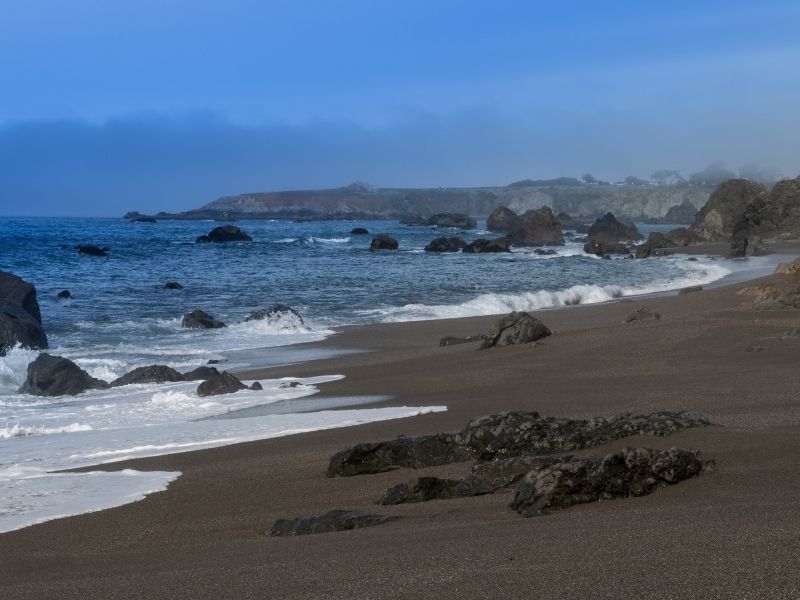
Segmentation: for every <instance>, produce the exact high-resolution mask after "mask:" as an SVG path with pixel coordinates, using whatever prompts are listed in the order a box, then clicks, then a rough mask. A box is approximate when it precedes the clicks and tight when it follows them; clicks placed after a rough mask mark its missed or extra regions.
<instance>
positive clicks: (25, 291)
mask: <svg viewBox="0 0 800 600" xmlns="http://www.w3.org/2000/svg"><path fill="white" fill-rule="evenodd" d="M17 344H19V345H20V346H22V347H24V348H32V349H35V350H39V349H45V348H47V335H46V334H45V331H44V328H43V327H42V315H41V312H40V310H39V302H38V301H37V299H36V288H35V287H34V286H33V285H32V284H30V283H28V282H27V281H25V280H23V279H21V278H20V277H17V276H16V275H14V274H12V273H6V272H5V271H0V356H5V354H6V352H8V350H9V349H11V348H13V347H14V346H16V345H17Z"/></svg>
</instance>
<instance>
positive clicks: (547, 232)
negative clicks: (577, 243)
mask: <svg viewBox="0 0 800 600" xmlns="http://www.w3.org/2000/svg"><path fill="white" fill-rule="evenodd" d="M521 220H522V228H520V229H518V230H517V231H515V232H513V233H512V234H511V241H512V243H513V244H514V245H515V246H563V245H564V235H563V234H562V232H561V223H559V222H558V219H556V216H555V215H554V214H553V211H552V210H551V209H550V207H549V206H543V207H542V208H540V209H537V210H529V211H528V212H526V213H524V214H523V215H522V217H521Z"/></svg>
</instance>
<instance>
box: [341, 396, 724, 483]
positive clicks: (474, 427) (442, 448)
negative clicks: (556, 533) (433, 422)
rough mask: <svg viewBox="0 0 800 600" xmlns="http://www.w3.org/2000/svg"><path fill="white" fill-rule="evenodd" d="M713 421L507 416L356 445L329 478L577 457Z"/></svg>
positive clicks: (667, 416) (663, 416)
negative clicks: (519, 458) (614, 442)
mask: <svg viewBox="0 0 800 600" xmlns="http://www.w3.org/2000/svg"><path fill="white" fill-rule="evenodd" d="M708 425H710V423H709V422H708V420H706V419H704V418H701V417H693V416H692V415H690V414H688V413H685V412H669V411H663V412H657V413H651V414H649V415H632V414H629V413H625V414H621V415H613V416H610V417H594V418H590V419H566V418H558V417H542V416H540V415H539V413H536V412H502V413H498V414H494V415H487V416H484V417H478V418H477V419H473V420H472V421H470V422H469V423H468V424H467V426H466V427H465V428H464V429H463V430H462V431H460V432H458V433H455V434H453V433H436V434H433V435H428V436H420V437H415V438H407V437H398V438H396V439H394V440H389V441H384V442H371V443H364V444H356V445H355V446H351V447H350V448H346V449H344V450H340V451H339V452H337V453H336V454H334V455H333V456H332V457H331V459H330V462H329V464H328V471H327V475H328V477H337V476H350V475H360V474H364V473H380V472H383V471H388V470H391V469H395V468H398V467H406V468H411V469H419V468H423V467H432V466H439V465H445V464H450V463H457V462H466V461H468V460H475V459H478V460H481V461H489V460H494V459H506V458H511V457H516V456H523V455H545V454H555V453H560V452H574V451H577V450H583V449H585V448H590V447H593V446H598V445H601V444H605V443H608V442H610V441H612V440H617V439H621V438H625V437H630V436H633V435H653V436H666V435H669V434H671V433H676V432H679V431H683V430H685V429H689V428H693V427H706V426H708Z"/></svg>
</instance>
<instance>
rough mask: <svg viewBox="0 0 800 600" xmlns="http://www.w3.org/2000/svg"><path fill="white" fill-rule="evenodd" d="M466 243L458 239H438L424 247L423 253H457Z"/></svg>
mask: <svg viewBox="0 0 800 600" xmlns="http://www.w3.org/2000/svg"><path fill="white" fill-rule="evenodd" d="M466 245H467V243H466V242H465V241H464V238H460V237H449V238H448V237H440V238H436V239H435V240H433V241H432V242H431V243H430V244H428V245H427V246H425V252H458V251H459V250H462V249H463V248H464V247H465V246H466Z"/></svg>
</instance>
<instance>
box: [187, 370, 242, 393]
mask: <svg viewBox="0 0 800 600" xmlns="http://www.w3.org/2000/svg"><path fill="white" fill-rule="evenodd" d="M244 389H247V386H246V385H245V384H243V383H242V382H241V381H239V378H238V377H236V376H235V375H231V374H230V373H228V372H227V371H223V372H222V373H218V374H216V375H212V376H211V377H209V378H208V379H206V380H205V381H204V382H203V383H201V384H200V385H198V386H197V395H198V396H220V395H222V394H233V393H234V392H238V391H239V390H244Z"/></svg>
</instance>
